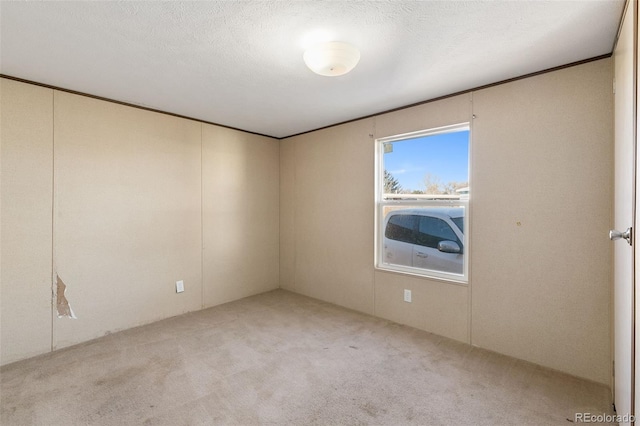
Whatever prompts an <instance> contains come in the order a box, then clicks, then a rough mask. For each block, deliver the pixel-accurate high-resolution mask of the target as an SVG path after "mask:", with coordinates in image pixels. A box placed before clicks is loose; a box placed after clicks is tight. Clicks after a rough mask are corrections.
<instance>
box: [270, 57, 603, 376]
mask: <svg viewBox="0 0 640 426" xmlns="http://www.w3.org/2000/svg"><path fill="white" fill-rule="evenodd" d="M611 67H612V65H611V60H610V59H604V60H600V61H596V62H592V63H588V64H584V65H580V66H576V67H572V68H567V69H564V70H560V71H556V72H552V73H547V74H543V75H539V76H536V77H532V78H528V79H525V80H520V81H516V82H512V83H508V84H504V85H500V86H496V87H492V88H488V89H485V90H480V91H476V92H474V93H472V94H466V95H461V96H457V97H454V98H449V99H445V100H441V101H437V102H432V103H429V104H425V105H422V106H418V107H413V108H409V109H405V110H402V111H397V112H394V113H390V114H385V115H381V116H378V117H375V118H369V119H364V120H361V121H357V122H354V123H350V124H346V125H342V126H337V127H333V128H330V129H325V130H321V131H318V132H312V133H309V134H305V135H301V136H297V137H294V138H289V139H285V140H283V141H282V142H281V153H280V167H281V175H280V176H281V241H280V244H281V266H280V267H281V277H282V286H283V287H284V288H287V289H291V290H293V291H296V292H299V293H302V294H306V295H309V296H312V297H317V298H320V299H323V300H327V301H330V302H334V303H338V304H341V305H343V306H347V307H349V308H353V309H356V310H359V311H362V312H367V313H372V314H374V315H377V316H381V317H384V318H389V319H391V320H394V321H398V322H401V323H404V324H409V325H412V326H415V327H418V328H421V329H424V330H427V331H431V332H434V333H437V334H441V335H444V336H447V337H451V338H453V339H457V340H460V341H463V342H468V343H471V344H474V345H478V346H481V347H484V348H487V349H490V350H494V351H497V352H501V353H505V354H508V355H513V356H516V357H519V358H521V359H525V360H528V361H532V362H535V363H538V364H541V365H545V366H548V367H551V368H555V369H558V370H562V371H566V372H568V373H571V374H574V375H577V376H580V377H585V378H588V379H591V380H595V381H598V382H601V383H606V384H609V382H610V364H611V362H610V353H609V345H610V340H609V337H610V336H609V303H610V301H609V286H610V244H609V242H608V241H607V239H606V235H607V230H608V227H609V222H610V218H611V211H610V208H611V187H610V184H611V166H612V156H611V149H612V148H611V147H612V121H613V115H612V94H611V78H612V76H611ZM473 114H475V115H476V118H475V119H472V118H471V117H472V115H473ZM465 121H470V122H471V126H472V152H471V157H470V158H471V160H470V161H471V171H472V175H471V188H472V195H471V201H470V214H471V226H470V247H471V252H470V262H471V264H470V280H469V285H468V286H461V285H457V284H452V283H447V282H442V281H436V280H428V279H421V278H415V277H409V276H405V275H401V274H395V273H388V272H380V271H374V268H373V256H374V254H373V229H374V225H373V214H374V213H373V212H374V194H373V181H374V177H373V174H374V147H373V144H374V142H373V137H372V136H374V137H385V136H389V135H393V134H400V133H405V132H410V131H414V130H420V129H427V128H430V127H436V126H443V125H448V124H455V123H460V122H465ZM370 135H372V136H370ZM518 222H519V223H520V225H518ZM405 288H406V289H411V290H412V291H413V302H412V303H411V304H407V303H404V302H403V301H402V296H403V289H405Z"/></svg>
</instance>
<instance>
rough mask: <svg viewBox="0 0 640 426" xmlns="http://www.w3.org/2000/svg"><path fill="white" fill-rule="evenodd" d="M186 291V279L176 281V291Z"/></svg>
mask: <svg viewBox="0 0 640 426" xmlns="http://www.w3.org/2000/svg"><path fill="white" fill-rule="evenodd" d="M183 291H184V281H182V280H180V281H176V293H182V292H183Z"/></svg>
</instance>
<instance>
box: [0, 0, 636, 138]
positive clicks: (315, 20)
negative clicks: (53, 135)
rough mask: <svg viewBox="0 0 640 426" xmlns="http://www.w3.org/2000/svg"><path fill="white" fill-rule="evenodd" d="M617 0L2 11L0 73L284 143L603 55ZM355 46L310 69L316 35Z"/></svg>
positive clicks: (123, 5) (109, 5) (17, 6)
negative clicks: (354, 54) (345, 59)
mask: <svg viewBox="0 0 640 426" xmlns="http://www.w3.org/2000/svg"><path fill="white" fill-rule="evenodd" d="M623 7H624V0H610V1H608V0H603V1H590V0H583V1H555V0H547V1H526V0H521V1H470V2H463V1H400V0H395V1H332V2H327V1H243V2H240V1H208V2H127V1H120V2H6V1H3V2H2V3H0V24H1V30H0V37H1V38H0V73H2V74H5V75H8V76H13V77H18V78H22V79H26V80H32V81H35V82H39V83H43V84H48V85H53V86H57V87H61V88H65V89H70V90H75V91H79V92H84V93H88V94H92V95H96V96H101V97H106V98H110V99H114V100H118V101H121V102H128V103H131V104H135V105H141V106H145V107H148V108H153V109H159V110H162V111H167V112H171V113H174V114H179V115H184V116H188V117H193V118H197V119H200V120H204V121H209V122H214V123H219V124H223V125H226V126H231V127H235V128H239V129H244V130H248V131H251V132H256V133H261V134H265V135H270V136H275V137H284V136H288V135H292V134H297V133H301V132H305V131H309V130H313V129H317V128H320V127H324V126H327V125H331V124H335V123H339V122H343V121H347V120H350V119H354V118H358V117H363V116H366V115H370V114H374V113H377V112H381V111H386V110H389V109H393V108H397V107H401V106H405V105H409V104H412V103H416V102H420V101H424V100H428V99H433V98H435V97H439V96H443V95H447V94H451V93H455V92H458V91H462V90H467V89H471V88H474V87H478V86H481V85H485V84H489V83H494V82H498V81H501V80H505V79H509V78H513V77H518V76H522V75H525V74H528V73H532V72H536V71H540V70H545V69H548V68H552V67H556V66H560V65H565V64H568V63H572V62H575V61H580V60H583V59H588V58H593V57H596V56H599V55H603V54H608V53H610V52H611V50H612V47H613V43H614V40H615V36H616V33H617V29H618V25H619V21H620V17H621V14H622V9H623ZM330 40H336V41H347V42H349V43H352V44H354V45H355V46H357V47H358V48H359V49H360V51H361V59H360V63H359V64H358V66H357V67H356V68H355V69H354V70H353V71H352V72H351V73H349V74H347V75H344V76H340V77H333V78H331V77H322V76H319V75H316V74H313V73H312V72H311V71H309V70H308V69H307V68H306V66H305V64H304V62H303V60H302V55H303V52H304V47H305V45H308V44H309V43H313V42H317V41H330Z"/></svg>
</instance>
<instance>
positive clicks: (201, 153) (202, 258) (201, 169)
mask: <svg viewBox="0 0 640 426" xmlns="http://www.w3.org/2000/svg"><path fill="white" fill-rule="evenodd" d="M203 126H204V124H203V123H200V309H204V304H205V302H204V137H203V133H204V129H203Z"/></svg>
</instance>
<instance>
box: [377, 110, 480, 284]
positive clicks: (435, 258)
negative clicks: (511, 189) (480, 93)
mask: <svg viewBox="0 0 640 426" xmlns="http://www.w3.org/2000/svg"><path fill="white" fill-rule="evenodd" d="M376 149H377V155H376V159H377V168H376V192H377V194H376V204H377V207H376V209H377V210H376V229H377V231H376V267H377V268H379V269H384V270H391V271H396V272H404V273H408V274H413V275H422V276H426V277H434V278H439V279H445V280H450V281H456V282H467V270H468V252H469V250H468V247H469V241H468V235H467V234H465V230H467V229H468V226H467V223H468V219H469V217H468V216H469V215H468V205H469V188H470V186H469V124H468V123H465V124H458V125H454V126H447V127H441V128H437V129H431V130H425V131H420V132H414V133H409V134H404V135H398V136H392V137H387V138H382V139H378V140H377V141H376Z"/></svg>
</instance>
